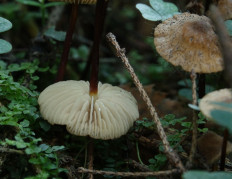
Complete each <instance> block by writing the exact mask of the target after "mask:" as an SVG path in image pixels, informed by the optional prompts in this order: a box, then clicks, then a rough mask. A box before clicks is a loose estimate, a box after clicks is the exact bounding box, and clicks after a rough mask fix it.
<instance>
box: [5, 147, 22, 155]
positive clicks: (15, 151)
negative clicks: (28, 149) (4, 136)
mask: <svg viewBox="0 0 232 179" xmlns="http://www.w3.org/2000/svg"><path fill="white" fill-rule="evenodd" d="M0 152H5V153H16V154H20V155H24V154H25V153H24V152H23V151H21V150H16V149H9V148H5V147H0Z"/></svg>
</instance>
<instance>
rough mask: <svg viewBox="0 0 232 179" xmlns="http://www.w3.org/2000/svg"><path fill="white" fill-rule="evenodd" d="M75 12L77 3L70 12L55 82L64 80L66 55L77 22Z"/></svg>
mask: <svg viewBox="0 0 232 179" xmlns="http://www.w3.org/2000/svg"><path fill="white" fill-rule="evenodd" d="M77 10H78V3H75V4H73V5H72V12H71V17H70V21H69V27H68V30H67V33H66V36H65V41H64V49H63V52H62V56H61V61H60V65H59V69H58V74H57V77H56V82H58V81H62V80H63V79H64V74H65V69H66V65H67V62H68V54H69V50H70V46H71V43H72V36H73V32H74V29H75V24H76V20H77Z"/></svg>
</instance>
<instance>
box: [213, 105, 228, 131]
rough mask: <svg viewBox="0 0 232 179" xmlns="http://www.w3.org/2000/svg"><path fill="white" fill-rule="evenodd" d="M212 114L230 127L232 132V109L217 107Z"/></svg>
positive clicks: (215, 118) (219, 122)
mask: <svg viewBox="0 0 232 179" xmlns="http://www.w3.org/2000/svg"><path fill="white" fill-rule="evenodd" d="M211 115H212V118H213V120H214V121H215V122H217V123H218V124H220V125H221V126H223V127H226V128H228V130H229V131H230V133H232V111H226V110H219V109H215V110H212V111H211Z"/></svg>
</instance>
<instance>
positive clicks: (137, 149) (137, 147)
mask: <svg viewBox="0 0 232 179" xmlns="http://www.w3.org/2000/svg"><path fill="white" fill-rule="evenodd" d="M135 145H136V151H137V157H138V159H139V162H140V164H142V165H144V163H143V161H142V160H141V157H140V153H139V142H138V141H136V143H135Z"/></svg>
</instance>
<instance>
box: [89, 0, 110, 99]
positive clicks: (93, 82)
mask: <svg viewBox="0 0 232 179" xmlns="http://www.w3.org/2000/svg"><path fill="white" fill-rule="evenodd" d="M107 2H108V1H105V0H98V1H97V5H96V12H95V24H94V27H95V29H94V41H93V46H92V50H91V52H90V57H89V63H91V76H90V95H95V94H97V90H98V71H99V44H100V40H101V35H102V32H103V26H104V19H105V14H106V7H107Z"/></svg>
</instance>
